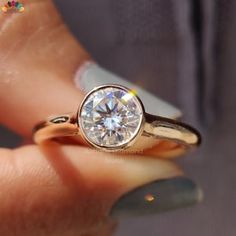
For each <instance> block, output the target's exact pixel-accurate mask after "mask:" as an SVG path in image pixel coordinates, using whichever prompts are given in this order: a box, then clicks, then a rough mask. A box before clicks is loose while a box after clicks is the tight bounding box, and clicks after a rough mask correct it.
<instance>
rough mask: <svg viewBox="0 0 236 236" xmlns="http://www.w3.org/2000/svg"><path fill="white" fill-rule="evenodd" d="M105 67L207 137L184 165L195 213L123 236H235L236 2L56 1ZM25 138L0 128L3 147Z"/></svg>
mask: <svg viewBox="0 0 236 236" xmlns="http://www.w3.org/2000/svg"><path fill="white" fill-rule="evenodd" d="M55 3H56V5H57V6H58V8H59V10H60V12H61V14H62V16H63V18H64V19H65V21H66V23H67V24H68V26H69V27H70V29H71V30H72V32H73V33H74V34H75V36H76V37H77V38H78V39H79V41H80V42H81V43H82V44H83V45H84V47H85V48H86V49H87V50H88V51H89V52H90V54H91V55H92V56H93V57H94V58H95V60H96V61H97V62H98V63H100V65H102V66H103V67H105V68H107V69H109V70H111V71H113V72H115V73H117V74H118V75H120V76H123V77H124V78H126V79H128V80H130V81H132V82H133V83H136V84H139V85H140V86H142V87H144V88H146V89H147V90H149V91H151V92H152V93H154V94H156V95H157V96H159V97H161V98H163V99H164V100H166V101H169V102H170V103H172V104H174V105H176V106H177V107H179V108H180V109H181V110H182V111H183V113H184V117H183V119H184V120H185V121H187V122H188V123H191V124H193V125H195V126H197V127H198V128H200V129H201V131H202V132H203V134H204V140H203V145H202V147H201V149H200V150H199V151H198V152H197V153H196V154H194V155H191V157H190V156H188V157H187V158H183V159H181V160H178V162H179V163H180V164H181V166H183V167H184V170H185V171H186V173H187V174H188V175H189V176H190V177H191V178H193V179H194V180H195V181H196V182H197V183H198V184H199V185H200V186H201V187H202V188H203V191H204V195H205V197H204V201H203V202H202V203H201V204H199V205H197V206H195V207H193V208H189V209H182V210H177V211H174V212H168V213H164V214H160V215H153V216H149V217H147V216H145V217H138V218H134V219H124V220H122V221H121V224H120V226H119V228H118V231H117V233H116V236H126V235H127V236H129V235H136V236H143V235H148V236H156V235H161V236H169V235H171V236H173V235H175V236H189V235H191V236H213V235H214V236H222V235H227V236H235V235H236V228H235V219H236V203H235V200H236V151H235V147H234V143H235V141H236V125H235V120H236V65H235V61H236V43H235V42H236V14H235V12H236V1H234V0H218V1H215V0H178V1H176V0H86V1H84V0H70V1H65V0H56V1H55ZM20 142H21V140H20V137H18V136H17V135H15V134H13V133H11V132H10V131H9V130H7V129H6V128H4V127H1V128H0V145H1V146H4V147H14V146H16V145H18V144H19V143H20Z"/></svg>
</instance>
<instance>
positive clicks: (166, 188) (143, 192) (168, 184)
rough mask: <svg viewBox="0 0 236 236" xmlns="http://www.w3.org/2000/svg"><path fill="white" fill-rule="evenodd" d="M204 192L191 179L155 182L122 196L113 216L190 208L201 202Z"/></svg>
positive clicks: (180, 178) (112, 212)
mask: <svg viewBox="0 0 236 236" xmlns="http://www.w3.org/2000/svg"><path fill="white" fill-rule="evenodd" d="M201 199H202V191H201V189H199V187H197V185H196V184H195V183H194V182H193V181H192V180H190V179H188V178H185V177H176V178H172V179H166V180H160V181H155V182H152V183H150V184H147V185H144V186H142V187H139V188H137V189H135V190H133V191H131V192H129V193H127V194H126V195H124V196H122V197H121V198H120V199H119V200H118V201H117V203H116V204H115V205H114V206H113V208H112V211H111V216H112V217H115V218H119V217H124V216H128V217H129V216H139V215H147V214H155V213H159V212H165V211H169V210H174V209H177V208H183V207H188V206H191V205H194V204H195V203H197V202H200V201H201Z"/></svg>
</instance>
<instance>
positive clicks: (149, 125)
mask: <svg viewBox="0 0 236 236" xmlns="http://www.w3.org/2000/svg"><path fill="white" fill-rule="evenodd" d="M63 137H66V139H63ZM33 138H34V141H35V143H38V144H40V143H43V142H44V141H46V140H50V139H54V140H57V141H60V142H62V143H65V140H66V143H68V140H69V138H70V140H71V143H72V142H73V143H74V141H75V140H76V143H77V144H80V145H88V144H87V143H86V142H85V141H84V139H83V138H82V136H81V135H80V131H79V127H78V124H77V120H76V118H75V117H74V116H73V115H61V116H56V117H53V118H50V119H48V120H46V121H44V122H41V123H40V124H38V125H37V126H36V127H35V128H34V134H33ZM72 140H73V141H72ZM200 142H201V137H200V134H199V133H198V131H197V130H195V129H194V128H192V127H190V126H189V125H186V124H184V123H181V122H179V121H176V120H172V119H168V118H164V117H160V116H154V115H150V114H148V113H145V124H144V129H143V132H142V135H141V136H140V137H139V138H138V140H137V142H136V143H137V145H135V144H134V146H135V148H132V146H131V147H130V148H129V149H130V152H131V153H132V152H135V153H139V152H140V153H142V154H148V155H154V156H164V157H172V156H177V155H179V154H182V153H183V152H185V151H186V150H188V149H191V148H194V147H196V146H198V145H199V144H200ZM145 143H146V145H145Z"/></svg>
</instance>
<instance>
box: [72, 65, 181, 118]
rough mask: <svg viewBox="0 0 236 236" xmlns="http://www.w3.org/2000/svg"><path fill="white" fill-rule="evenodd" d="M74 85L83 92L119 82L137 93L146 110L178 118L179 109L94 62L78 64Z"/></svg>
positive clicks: (179, 114)
mask: <svg viewBox="0 0 236 236" xmlns="http://www.w3.org/2000/svg"><path fill="white" fill-rule="evenodd" d="M74 83H75V86H76V87H78V88H79V89H81V90H83V91H84V92H85V93H87V92H89V91H90V90H92V89H93V88H95V87H98V86H100V85H104V84H119V85H122V86H125V87H127V88H130V89H132V90H135V92H136V93H137V95H138V96H139V97H140V98H141V100H142V102H143V104H144V107H145V109H146V112H148V113H151V114H154V115H159V116H164V117H169V118H172V119H175V118H179V117H180V116H181V111H180V110H179V109H177V108H176V107H174V106H172V105H170V104H169V103H167V102H165V101H163V100H162V99H160V98H158V97H157V96H154V95H153V94H151V93H149V92H148V91H146V90H144V89H143V88H141V87H140V86H138V85H136V84H133V83H130V82H128V81H126V80H125V79H123V78H121V77H119V76H117V75H115V74H113V73H111V72H109V71H107V70H105V69H104V68H102V67H100V66H99V65H98V64H96V63H94V62H90V61H88V62H85V63H84V64H83V65H82V66H80V68H79V70H78V71H77V72H76V74H75V77H74Z"/></svg>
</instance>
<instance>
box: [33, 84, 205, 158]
mask: <svg viewBox="0 0 236 236" xmlns="http://www.w3.org/2000/svg"><path fill="white" fill-rule="evenodd" d="M33 136H34V141H35V142H36V143H38V144H40V143H43V142H45V141H46V140H49V139H53V140H57V141H61V142H63V143H74V142H76V143H79V144H80V145H87V146H92V147H95V148H96V149H99V150H103V151H118V152H122V151H123V152H124V151H125V152H131V153H133V152H137V153H146V154H150V155H156V156H164V157H172V156H177V155H179V154H182V153H183V152H185V151H186V150H189V149H192V148H195V147H197V146H198V145H199V144H200V140H201V138H200V134H199V132H198V131H197V130H195V129H194V128H192V127H191V126H189V125H187V124H184V123H181V122H179V121H176V120H172V119H168V118H165V117H160V116H154V115H151V114H148V113H146V112H145V109H144V106H143V104H142V102H141V100H140V99H139V98H138V97H137V96H136V94H135V92H134V91H132V90H130V89H128V88H125V87H123V86H120V85H113V84H112V85H103V86H99V87H97V88H95V89H93V90H92V91H90V92H89V93H88V94H87V95H86V96H85V98H84V100H83V101H82V103H81V105H80V107H79V110H78V112H77V114H76V115H74V114H72V115H70V114H66V115H59V116H53V117H50V118H48V119H47V120H46V121H43V122H41V123H40V124H38V125H36V126H35V128H34V135H33Z"/></svg>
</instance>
